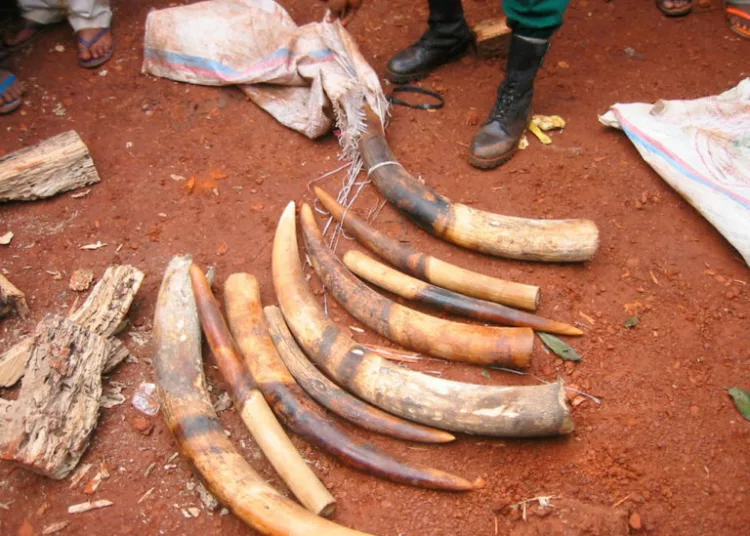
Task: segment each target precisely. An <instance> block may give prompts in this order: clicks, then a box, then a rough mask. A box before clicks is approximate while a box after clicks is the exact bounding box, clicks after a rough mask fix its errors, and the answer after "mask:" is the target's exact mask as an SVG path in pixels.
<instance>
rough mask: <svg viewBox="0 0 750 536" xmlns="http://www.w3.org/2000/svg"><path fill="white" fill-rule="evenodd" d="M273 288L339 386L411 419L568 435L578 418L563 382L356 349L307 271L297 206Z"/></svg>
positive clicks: (276, 246) (278, 243) (286, 220)
mask: <svg viewBox="0 0 750 536" xmlns="http://www.w3.org/2000/svg"><path fill="white" fill-rule="evenodd" d="M272 269H273V283H274V287H275V289H276V296H277V297H278V300H279V306H280V308H281V311H282V313H283V314H284V318H285V319H286V321H287V324H288V325H289V328H290V329H291V331H292V333H293V334H294V336H295V338H296V339H297V342H299V344H300V346H301V347H302V349H303V350H304V351H305V353H306V354H307V355H308V356H310V358H311V359H313V360H314V361H315V362H316V363H317V364H318V366H320V367H321V368H322V369H323V371H324V372H326V373H327V374H328V375H329V376H330V377H331V378H332V379H333V380H335V381H336V382H337V383H338V384H339V385H342V386H344V387H346V388H347V389H348V390H349V391H351V392H353V393H354V394H356V395H357V396H359V397H360V398H363V399H364V400H366V401H368V402H370V403H371V404H373V405H375V406H378V407H379V408H381V409H383V410H385V411H387V412H389V413H392V414H394V415H398V416H400V417H403V418H405V419H409V420H411V421H415V422H420V423H422V424H426V425H428V426H435V427H437V428H442V429H443V430H450V431H454V432H464V433H469V434H479V435H490V436H504V437H536V436H546V435H558V434H567V433H570V432H571V431H573V427H574V426H573V420H572V419H571V416H570V409H569V408H568V406H567V404H566V401H565V390H564V388H563V386H562V384H561V383H553V384H547V385H533V386H521V387H499V386H483V385H475V384H469V383H463V382H456V381H450V380H444V379H441V378H433V377H430V376H427V375H426V374H421V373H419V372H415V371H412V370H408V369H405V368H403V367H401V366H399V365H397V364H394V363H390V362H388V361H386V360H384V359H383V358H381V357H380V356H378V355H377V354H375V353H373V352H371V351H369V350H367V349H366V348H364V347H362V346H360V345H359V344H357V343H356V342H355V341H354V340H352V338H351V337H350V336H349V335H348V334H347V333H345V332H344V331H343V330H342V329H340V328H339V327H338V326H337V325H336V324H334V323H333V322H331V320H330V319H329V318H328V317H327V316H326V315H325V313H324V312H323V309H322V308H321V307H320V305H319V304H318V303H317V301H316V300H315V297H314V296H313V294H312V292H311V291H310V288H309V287H308V286H307V282H306V281H305V276H304V273H303V272H302V263H301V262H300V258H299V251H298V249H297V233H296V229H295V215H294V202H292V203H289V205H287V207H286V209H285V210H284V213H283V214H282V215H281V219H280V220H279V224H278V227H277V228H276V236H275V238H274V243H273V261H272Z"/></svg>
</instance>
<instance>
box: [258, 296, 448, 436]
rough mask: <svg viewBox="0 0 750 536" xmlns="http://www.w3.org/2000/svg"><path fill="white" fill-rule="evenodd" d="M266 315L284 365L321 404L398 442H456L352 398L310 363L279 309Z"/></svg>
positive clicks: (443, 433)
mask: <svg viewBox="0 0 750 536" xmlns="http://www.w3.org/2000/svg"><path fill="white" fill-rule="evenodd" d="M263 311H264V312H265V316H266V324H267V325H268V331H269V333H270V334H271V338H272V339H273V342H274V344H275V345H276V349H277V350H278V351H279V356H280V357H281V359H282V361H284V364H285V365H286V366H287V368H288V369H289V372H290V373H291V374H292V376H294V379H295V380H297V383H298V384H299V385H300V386H301V387H302V388H303V389H304V390H305V392H307V394H308V395H310V396H311V397H312V398H313V399H315V400H316V401H317V402H318V403H319V404H321V405H323V406H325V407H326V408H328V409H329V410H331V411H332V412H333V413H335V414H336V415H338V416H340V417H343V418H344V419H346V420H348V421H350V422H352V423H354V424H356V425H357V426H360V427H362V428H365V429H366V430H370V431H372V432H376V433H379V434H385V435H388V436H391V437H395V438H398V439H406V440H408V441H421V442H424V443H448V442H449V441H453V440H454V439H456V438H455V437H454V436H453V435H452V434H450V433H448V432H445V431H443V430H436V429H434V428H429V427H427V426H422V425H421V424H416V423H413V422H409V421H405V420H403V419H401V418H399V417H396V416H394V415H391V414H389V413H386V412H384V411H382V410H379V409H378V408H376V407H374V406H371V405H370V404H367V403H365V402H362V401H361V400H360V399H359V398H356V397H354V396H352V395H350V394H349V393H347V392H346V391H344V390H343V389H341V388H340V387H339V386H338V385H336V384H335V383H333V382H332V381H331V380H329V379H328V378H326V376H325V375H324V374H322V373H321V372H320V371H319V370H318V369H317V368H315V365H313V364H312V363H311V362H310V360H309V359H307V356H305V354H304V353H303V352H302V350H301V349H300V347H299V346H298V345H297V341H295V340H294V337H293V336H292V333H291V332H290V331H289V328H288V327H287V325H286V322H285V321H284V317H283V316H282V314H281V311H280V310H279V308H278V307H275V306H270V305H269V306H267V307H264V308H263Z"/></svg>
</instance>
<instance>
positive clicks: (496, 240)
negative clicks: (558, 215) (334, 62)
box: [357, 107, 599, 262]
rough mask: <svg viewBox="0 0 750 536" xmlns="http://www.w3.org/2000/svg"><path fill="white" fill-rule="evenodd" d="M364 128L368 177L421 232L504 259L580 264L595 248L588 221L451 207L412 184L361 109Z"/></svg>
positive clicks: (371, 115)
mask: <svg viewBox="0 0 750 536" xmlns="http://www.w3.org/2000/svg"><path fill="white" fill-rule="evenodd" d="M366 113H367V128H366V129H365V131H364V132H363V133H362V135H361V136H360V138H359V141H358V144H357V146H358V149H359V153H360V154H361V155H362V159H363V160H364V163H365V166H366V167H367V170H368V176H369V177H370V178H371V180H372V182H373V183H374V184H375V186H376V187H377V188H378V190H380V193H381V194H383V196H384V197H385V198H386V199H388V201H390V202H391V203H393V205H394V206H395V207H396V208H398V209H399V210H401V211H402V212H404V213H405V214H407V215H408V216H410V217H411V218H412V219H413V220H414V221H415V222H416V223H417V224H418V225H420V226H421V227H422V228H424V229H425V230H426V231H429V232H430V233H432V234H434V235H436V236H439V237H440V238H442V239H444V240H447V241H449V242H453V243H454V244H457V245H459V246H461V247H464V248H467V249H473V250H476V251H480V252H482V253H486V254H488V255H496V256H498V257H507V258H509V259H518V260H525V261H544V262H584V261H590V260H591V259H592V258H593V257H594V253H596V250H597V248H598V247H599V229H598V228H597V227H596V224H594V222H592V221H590V220H572V219H565V220H546V219H544V220H542V219H530V218H519V217H515V216H504V215H501V214H494V213H492V212H487V211H484V210H479V209H475V208H472V207H470V206H468V205H464V204H462V203H455V202H453V201H451V200H450V199H448V198H447V197H445V196H443V195H441V194H440V193H438V192H437V191H435V190H433V189H432V188H430V187H429V186H427V185H426V184H422V183H421V182H419V181H418V180H417V179H415V178H414V177H413V176H412V175H411V174H410V173H409V172H408V171H407V170H406V169H405V168H404V167H403V166H402V165H401V164H399V163H398V161H397V159H396V156H395V155H394V154H393V152H392V151H391V148H390V147H389V145H388V141H387V140H386V139H385V131H384V130H383V127H382V124H381V122H380V119H378V117H377V114H375V112H373V111H372V110H371V109H370V108H369V107H366Z"/></svg>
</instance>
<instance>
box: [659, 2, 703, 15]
mask: <svg viewBox="0 0 750 536" xmlns="http://www.w3.org/2000/svg"><path fill="white" fill-rule="evenodd" d="M665 1H666V0H656V6H657V7H658V8H659V11H661V12H662V13H664V14H665V15H666V16H667V17H683V16H685V15H687V14H688V13H690V12H691V11H692V10H693V4H694V2H693V0H690V1H689V2H686V3H685V5H684V6H682V7H672V8H669V7H667V6H665V5H664V2H665Z"/></svg>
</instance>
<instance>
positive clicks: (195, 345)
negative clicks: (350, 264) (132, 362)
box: [153, 257, 367, 536]
mask: <svg viewBox="0 0 750 536" xmlns="http://www.w3.org/2000/svg"><path fill="white" fill-rule="evenodd" d="M190 264H191V259H190V257H174V258H173V259H172V261H171V262H170V263H169V266H168V267H167V269H166V272H165V274H164V279H163V281H162V284H161V288H160V289H159V296H158V298H157V302H156V313H155V315H154V330H153V351H154V354H153V365H154V369H155V372H156V382H157V385H158V392H159V400H160V402H161V410H162V413H163V414H164V419H165V420H166V422H167V426H168V427H169V429H170V431H171V432H172V434H173V435H174V437H175V439H176V440H177V442H178V443H179V446H180V450H181V451H182V454H183V455H184V456H185V457H186V458H188V459H189V460H190V462H191V463H192V464H193V465H194V466H195V468H196V469H197V470H198V472H199V473H200V474H201V476H202V477H203V479H204V480H205V481H206V484H207V486H208V488H209V489H210V490H211V491H212V492H213V493H214V495H216V497H217V498H218V499H219V500H220V501H221V502H222V503H224V504H225V505H227V506H228V507H229V508H230V509H231V510H232V512H234V514H235V515H236V516H237V517H239V518H240V519H242V521H244V522H245V523H247V524H248V525H250V526H251V527H253V528H255V529H256V530H257V531H258V532H260V533H261V534H266V535H269V536H319V535H320V534H326V535H331V536H367V535H366V534H365V533H363V532H359V531H356V530H352V529H348V528H346V527H343V526H341V525H337V524H336V523H333V522H331V521H328V520H327V519H324V518H322V517H318V516H316V515H314V514H313V513H311V512H309V511H308V510H306V509H304V508H303V507H301V506H299V505H298V504H296V503H294V502H292V501H291V500H289V499H287V498H286V497H284V496H283V495H281V494H280V493H279V492H277V491H276V490H275V489H273V488H272V487H271V486H269V485H268V484H266V482H265V481H264V480H263V479H262V478H261V477H260V475H258V473H256V472H255V471H254V470H253V468H252V467H250V464H248V463H247V461H246V460H245V459H244V458H243V457H242V455H240V453H239V452H238V451H237V449H235V448H234V445H233V444H232V443H231V441H229V439H228V438H227V436H226V435H225V434H224V429H223V428H222V426H221V423H220V422H219V419H218V417H217V416H216V412H215V411H214V408H213V406H212V405H211V400H210V399H209V396H208V392H207V390H206V380H205V378H204V376H203V363H202V359H201V331H200V323H199V320H198V314H197V311H196V304H195V297H194V295H193V291H192V289H191V288H190V275H189V273H188V271H189V267H190Z"/></svg>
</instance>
